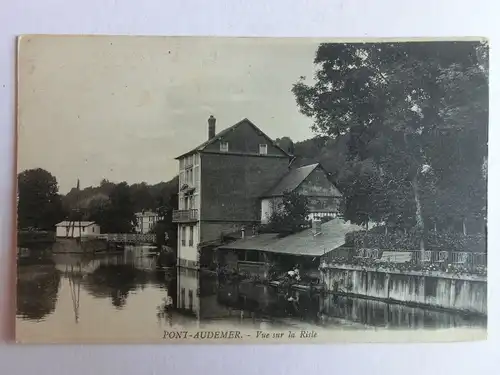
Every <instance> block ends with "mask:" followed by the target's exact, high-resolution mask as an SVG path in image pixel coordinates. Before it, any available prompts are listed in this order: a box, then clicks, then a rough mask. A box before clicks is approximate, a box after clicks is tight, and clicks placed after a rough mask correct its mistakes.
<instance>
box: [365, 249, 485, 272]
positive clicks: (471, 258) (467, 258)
mask: <svg viewBox="0 0 500 375" xmlns="http://www.w3.org/2000/svg"><path fill="white" fill-rule="evenodd" d="M402 251H404V252H410V253H411V255H412V256H411V259H412V261H413V262H415V263H451V264H463V265H467V266H472V267H477V266H486V265H487V254H486V253H477V252H474V253H473V252H463V251H460V252H458V251H451V252H450V251H444V250H443V251H431V250H426V251H424V252H423V253H422V251H421V250H402ZM390 252H391V250H381V249H364V248H362V249H358V250H357V252H356V255H355V258H364V259H378V258H380V256H381V255H382V253H390Z"/></svg>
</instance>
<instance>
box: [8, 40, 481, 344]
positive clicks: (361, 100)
mask: <svg viewBox="0 0 500 375" xmlns="http://www.w3.org/2000/svg"><path fill="white" fill-rule="evenodd" d="M17 53H18V58H17V74H18V75H17V231H16V238H17V246H16V249H17V270H16V272H17V276H16V277H17V285H16V323H15V324H16V327H15V328H16V341H17V342H19V343H47V344H49V343H75V344H84V343H162V344H181V343H200V344H208V343H210V344H245V343H252V344H254V343H262V344H265V343H270V344H271V343H272V344H288V343H294V344H300V343H304V344H308V343H339V342H436V341H439V342H446V341H447V342H450V341H475V340H485V339H486V337H487V308H488V305H487V302H488V301H487V177H488V176H487V170H488V118H489V110H488V101H489V99H488V95H489V48H488V41H487V40H486V39H480V38H456V39H453V38H448V39H430V38H427V39H365V40H362V39H352V40H349V39H327V38H322V39H318V38H237V37H166V36H165V37H153V36H97V35H93V36H84V35H81V36H69V35H68V36H62V35H59V36H55V35H53V36H51V35H25V36H22V37H20V38H19V41H18V52H17Z"/></svg>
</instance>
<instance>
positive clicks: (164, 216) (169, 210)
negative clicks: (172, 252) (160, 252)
mask: <svg viewBox="0 0 500 375" xmlns="http://www.w3.org/2000/svg"><path fill="white" fill-rule="evenodd" d="M157 206H158V210H157V212H158V215H159V216H160V218H161V219H160V220H159V221H158V223H157V225H156V226H155V228H154V232H155V233H156V238H157V243H158V245H160V246H162V245H167V246H169V247H172V248H174V249H177V225H176V224H175V223H173V222H172V216H173V211H174V210H176V209H177V206H178V194H177V193H172V194H170V196H169V198H168V200H166V199H165V198H164V196H163V195H162V196H160V197H159V198H158V201H157ZM165 237H167V240H166V241H165V240H164V239H165Z"/></svg>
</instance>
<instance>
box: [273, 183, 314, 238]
mask: <svg viewBox="0 0 500 375" xmlns="http://www.w3.org/2000/svg"><path fill="white" fill-rule="evenodd" d="M308 215H309V209H308V201H307V197H306V196H304V195H301V194H299V193H297V192H294V191H291V192H284V195H283V198H282V199H281V200H280V201H278V202H277V203H276V205H275V207H274V208H273V212H272V213H271V216H270V217H269V223H268V224H267V225H266V227H265V228H264V229H265V231H269V232H276V233H281V234H283V235H286V234H291V233H296V232H298V231H300V230H302V229H304V228H305V227H307V225H308V224H309V222H308V219H307V217H308Z"/></svg>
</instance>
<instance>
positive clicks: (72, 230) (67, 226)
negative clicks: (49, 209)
mask: <svg viewBox="0 0 500 375" xmlns="http://www.w3.org/2000/svg"><path fill="white" fill-rule="evenodd" d="M99 234H101V227H100V226H99V225H98V224H96V223H95V222H94V221H61V222H60V223H59V224H56V237H58V238H79V237H85V236H96V235H99Z"/></svg>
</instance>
